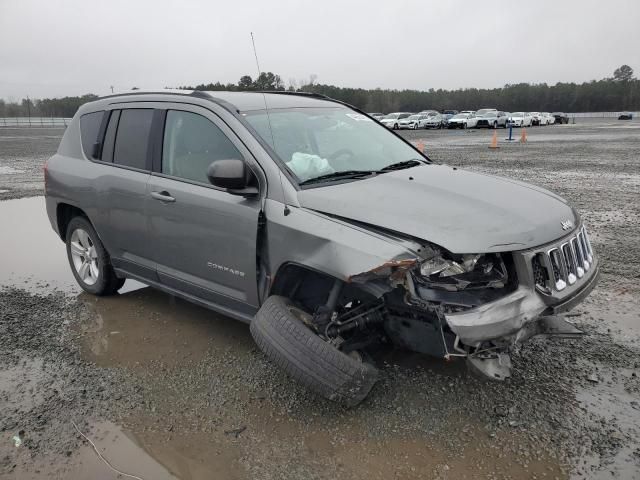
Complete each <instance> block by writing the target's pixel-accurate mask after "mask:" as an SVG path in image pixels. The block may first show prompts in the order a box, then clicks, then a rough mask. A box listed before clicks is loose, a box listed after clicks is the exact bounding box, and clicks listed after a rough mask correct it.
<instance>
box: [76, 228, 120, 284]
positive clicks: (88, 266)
mask: <svg viewBox="0 0 640 480" xmlns="http://www.w3.org/2000/svg"><path fill="white" fill-rule="evenodd" d="M65 238H66V244H67V258H68V259H69V265H70V266H71V271H72V272H73V276H74V277H75V278H76V281H77V282H78V284H79V285H80V287H82V289H83V290H84V291H86V292H89V293H92V294H93V295H99V296H103V295H113V294H114V293H116V292H117V291H118V290H119V289H120V288H121V287H122V286H123V285H124V282H125V279H124V278H118V277H117V276H116V274H115V272H114V271H113V267H112V266H111V261H110V260H109V254H108V253H107V251H106V250H105V248H104V245H102V242H101V241H100V238H99V237H98V234H97V233H96V231H95V230H94V228H93V225H91V222H89V220H87V219H86V218H85V217H75V218H73V219H72V220H71V221H70V222H69V225H68V226H67V233H66V236H65Z"/></svg>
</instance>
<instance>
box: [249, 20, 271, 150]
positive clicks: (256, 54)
mask: <svg viewBox="0 0 640 480" xmlns="http://www.w3.org/2000/svg"><path fill="white" fill-rule="evenodd" d="M250 33H251V44H252V45H253V55H254V56H255V57H256V67H258V80H260V77H261V76H262V72H261V71H260V62H258V51H257V50H256V41H255V39H254V38H253V32H250ZM262 101H263V102H264V111H265V112H266V114H267V123H268V124H269V133H270V134H271V145H273V149H274V150H275V148H276V141H275V139H274V138H273V128H271V116H270V115H269V106H268V105H267V96H266V95H265V93H264V91H262Z"/></svg>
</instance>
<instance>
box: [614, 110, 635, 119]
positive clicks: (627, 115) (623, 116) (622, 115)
mask: <svg viewBox="0 0 640 480" xmlns="http://www.w3.org/2000/svg"><path fill="white" fill-rule="evenodd" d="M618 120H633V113H631V112H622V113H620V115H618Z"/></svg>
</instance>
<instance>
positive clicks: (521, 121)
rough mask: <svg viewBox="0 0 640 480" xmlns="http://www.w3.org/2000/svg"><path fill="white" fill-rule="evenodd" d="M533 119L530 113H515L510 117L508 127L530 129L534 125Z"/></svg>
mask: <svg viewBox="0 0 640 480" xmlns="http://www.w3.org/2000/svg"><path fill="white" fill-rule="evenodd" d="M532 120H533V118H532V117H531V114H530V113H527V112H513V113H512V114H511V116H510V117H509V123H507V125H513V126H514V127H530V126H531V125H532V123H531V122H532Z"/></svg>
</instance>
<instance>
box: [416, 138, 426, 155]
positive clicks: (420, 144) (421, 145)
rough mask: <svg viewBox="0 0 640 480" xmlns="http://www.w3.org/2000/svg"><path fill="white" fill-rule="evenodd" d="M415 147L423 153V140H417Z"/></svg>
mask: <svg viewBox="0 0 640 480" xmlns="http://www.w3.org/2000/svg"><path fill="white" fill-rule="evenodd" d="M416 148H417V149H418V150H420V152H421V153H424V142H423V141H422V140H419V141H418V143H416Z"/></svg>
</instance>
